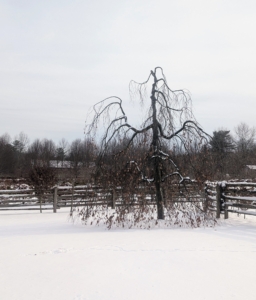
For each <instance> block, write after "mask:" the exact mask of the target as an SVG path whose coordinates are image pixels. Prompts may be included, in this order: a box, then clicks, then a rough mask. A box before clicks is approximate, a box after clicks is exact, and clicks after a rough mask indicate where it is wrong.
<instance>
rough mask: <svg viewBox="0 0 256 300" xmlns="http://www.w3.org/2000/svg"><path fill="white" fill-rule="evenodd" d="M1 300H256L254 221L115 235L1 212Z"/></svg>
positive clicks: (58, 217)
mask: <svg viewBox="0 0 256 300" xmlns="http://www.w3.org/2000/svg"><path fill="white" fill-rule="evenodd" d="M0 245H1V246H0V261H1V272H0V299H1V300H16V299H17V300H25V299H26V300H53V299H54V300H94V299H95V300H96V299H97V300H98V299H104V300H105V299H106V300H108V299H129V300H130V299H161V300H165V299H177V300H179V299H197V300H201V299H207V300H211V299H214V300H216V299H225V300H226V299H247V300H248V299H254V300H255V299H256V292H255V291H254V285H255V280H256V218H255V217H246V219H244V218H243V216H240V217H237V216H232V217H231V218H230V219H229V220H227V221H221V225H220V226H216V227H214V228H198V229H153V230H139V229H133V230H128V229H127V230H121V229H118V230H117V229H114V230H111V231H108V230H106V229H105V228H103V227H101V228H97V227H96V228H95V227H88V226H83V225H81V224H73V223H72V222H70V221H69V218H68V210H64V209H61V211H58V213H57V214H53V213H52V212H50V211H46V212H43V213H42V214H40V213H39V212H34V211H33V212H27V211H25V212H24V211H18V212H17V211H13V212H6V211H5V212H0Z"/></svg>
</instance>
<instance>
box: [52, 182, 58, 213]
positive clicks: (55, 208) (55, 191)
mask: <svg viewBox="0 0 256 300" xmlns="http://www.w3.org/2000/svg"><path fill="white" fill-rule="evenodd" d="M57 204H58V187H57V186H55V187H54V193H53V212H54V213H56V212H57Z"/></svg>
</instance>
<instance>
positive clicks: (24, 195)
mask: <svg viewBox="0 0 256 300" xmlns="http://www.w3.org/2000/svg"><path fill="white" fill-rule="evenodd" d="M165 193H168V195H171V197H165ZM163 194H164V198H165V204H168V202H182V203H187V202H190V203H191V202H203V201H204V196H202V194H198V187H197V186H196V185H195V184H187V185H186V187H185V188H183V189H182V188H180V186H179V185H172V186H171V188H170V190H168V191H167V190H165V191H163ZM132 198H133V199H132V201H131V195H129V194H127V193H125V191H124V190H123V189H121V188H119V187H117V188H115V189H106V188H102V187H100V186H96V185H76V186H74V185H73V186H55V187H53V188H52V189H50V190H48V191H45V192H44V193H43V194H42V195H37V194H36V191H35V190H34V189H27V190H0V210H40V212H42V210H53V212H55V213H56V212H57V210H58V209H60V208H61V207H70V208H71V209H72V208H73V207H76V206H90V205H108V206H110V207H112V208H115V207H116V206H121V205H126V204H127V203H129V204H130V205H140V204H141V203H142V202H143V203H144V204H145V203H146V204H152V205H154V204H156V199H155V192H154V189H151V188H150V187H149V186H147V187H145V186H141V187H139V188H138V190H137V193H136V194H133V195H132Z"/></svg>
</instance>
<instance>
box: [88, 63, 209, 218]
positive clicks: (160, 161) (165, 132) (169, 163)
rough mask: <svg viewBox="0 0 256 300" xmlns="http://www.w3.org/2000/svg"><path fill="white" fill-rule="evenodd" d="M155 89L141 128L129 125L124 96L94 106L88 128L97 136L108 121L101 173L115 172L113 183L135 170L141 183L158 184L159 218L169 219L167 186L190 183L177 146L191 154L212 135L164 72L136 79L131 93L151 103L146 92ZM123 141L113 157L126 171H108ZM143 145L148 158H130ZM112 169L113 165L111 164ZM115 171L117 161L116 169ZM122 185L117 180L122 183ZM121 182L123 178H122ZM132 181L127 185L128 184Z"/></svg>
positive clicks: (99, 162) (142, 101) (159, 68)
mask: <svg viewBox="0 0 256 300" xmlns="http://www.w3.org/2000/svg"><path fill="white" fill-rule="evenodd" d="M150 83H151V84H152V85H151V88H150V98H149V100H150V102H149V108H148V110H147V113H146V115H145V118H144V120H143V121H142V124H141V126H140V127H139V128H136V127H134V126H133V125H131V124H130V123H129V122H128V117H127V115H126V114H125V111H124V108H123V102H122V100H121V99H120V98H119V97H116V96H114V97H109V98H106V99H104V100H102V101H100V102H98V103H96V104H95V105H94V106H93V111H92V112H91V114H90V115H89V116H92V119H91V121H90V123H88V125H87V127H86V133H87V134H88V135H89V136H95V134H96V133H97V132H98V128H99V123H100V122H101V120H104V125H105V128H106V130H105V132H104V134H103V137H102V139H101V145H100V153H99V159H98V163H97V166H98V173H99V174H106V173H108V174H111V179H109V182H110V181H111V180H112V183H113V180H114V179H115V177H119V178H120V177H121V176H122V174H121V173H125V170H127V169H128V170H133V173H132V174H133V175H132V176H135V175H136V174H137V176H139V179H140V182H144V183H146V184H150V185H153V186H154V190H155V198H156V203H157V218H158V219H164V218H165V215H164V203H165V199H164V195H163V194H164V193H163V189H162V186H163V184H164V183H166V182H167V181H169V182H170V181H171V180H173V179H174V178H175V179H176V182H177V183H178V184H179V185H180V186H181V185H184V184H185V183H186V182H188V181H190V179H189V178H188V177H186V176H184V175H183V174H182V173H181V172H180V169H179V167H178V166H177V164H176V163H175V161H174V160H173V159H172V152H173V149H174V148H175V147H177V148H178V147H179V148H180V149H182V152H183V153H189V151H190V148H191V145H192V144H195V143H197V144H198V145H199V146H203V145H204V144H205V143H207V142H208V137H209V136H208V135H207V134H206V133H205V132H204V131H203V130H202V128H201V127H200V126H199V124H198V123H197V121H196V119H195V118H194V116H193V113H192V110H191V98H190V95H189V93H187V92H185V91H184V90H172V89H171V88H170V87H169V85H168V83H167V80H166V78H165V75H164V73H163V69H162V68H161V67H156V68H155V69H154V70H152V71H151V72H150V74H149V77H148V79H147V80H146V81H145V82H143V83H137V82H135V81H131V83H130V93H131V96H132V98H134V100H139V101H140V102H141V103H142V104H144V105H145V104H146V101H147V98H146V91H147V89H148V85H150ZM120 141H121V142H122V143H121V144H122V149H120V147H115V149H116V151H115V153H114V156H113V159H114V160H116V161H117V160H118V162H119V163H120V158H122V160H121V163H122V164H123V165H122V167H120V168H119V170H118V172H117V171H116V170H115V171H116V172H114V174H115V176H114V174H112V173H110V170H107V172H106V158H109V155H110V154H111V153H113V151H112V150H113V145H114V144H115V143H116V144H119V145H120ZM141 141H143V152H144V153H143V158H141V159H139V161H137V160H131V159H130V158H131V157H132V155H131V149H132V147H136V145H141ZM108 167H109V166H108ZM111 167H112V168H114V167H115V166H114V163H112V165H111ZM117 181H118V180H117ZM119 182H120V180H119ZM126 182H127V181H126Z"/></svg>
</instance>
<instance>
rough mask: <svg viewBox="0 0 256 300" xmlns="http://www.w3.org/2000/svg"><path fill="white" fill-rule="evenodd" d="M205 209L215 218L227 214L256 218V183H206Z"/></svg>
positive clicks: (226, 215)
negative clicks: (213, 214) (211, 212)
mask: <svg viewBox="0 0 256 300" xmlns="http://www.w3.org/2000/svg"><path fill="white" fill-rule="evenodd" d="M205 194H206V199H205V200H206V201H205V207H206V209H209V210H211V211H215V212H216V218H220V215H221V214H224V218H225V219H228V215H229V213H236V214H243V215H253V216H256V183H251V182H224V181H223V182H218V183H216V182H215V183H214V182H207V183H206V185H205Z"/></svg>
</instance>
